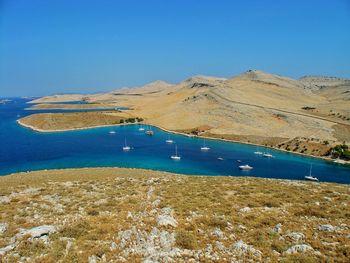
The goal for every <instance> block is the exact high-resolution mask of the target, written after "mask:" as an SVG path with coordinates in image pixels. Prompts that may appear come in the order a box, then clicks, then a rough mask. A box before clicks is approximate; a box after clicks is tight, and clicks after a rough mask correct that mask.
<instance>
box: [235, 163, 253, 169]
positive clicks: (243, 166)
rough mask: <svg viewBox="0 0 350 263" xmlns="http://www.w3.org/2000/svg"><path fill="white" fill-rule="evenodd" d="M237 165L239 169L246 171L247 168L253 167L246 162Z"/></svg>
mask: <svg viewBox="0 0 350 263" xmlns="http://www.w3.org/2000/svg"><path fill="white" fill-rule="evenodd" d="M238 167H239V169H241V170H244V171H248V170H251V169H253V167H252V166H250V165H248V164H245V165H240V166H238Z"/></svg>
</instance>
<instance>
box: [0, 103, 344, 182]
mask: <svg viewBox="0 0 350 263" xmlns="http://www.w3.org/2000/svg"><path fill="white" fill-rule="evenodd" d="M26 107H28V105H27V104H26V100H25V99H13V101H12V102H10V103H6V104H0V142H1V147H0V175H6V174H9V173H13V172H19V171H29V170H39V169H52V168H68V167H101V166H108V167H134V168H147V169H155V170H162V171H169V172H175V173H184V174H194V175H199V174H200V175H231V176H256V177H267V178H285V179H300V180H302V179H303V178H304V176H305V175H308V173H309V168H310V164H312V165H313V175H314V176H316V177H318V178H319V179H320V181H327V182H337V183H346V184H349V183H350V167H348V166H341V165H336V164H333V163H332V162H327V161H323V160H319V159H314V158H309V157H303V156H298V155H294V154H290V153H285V152H279V151H275V150H271V149H265V148H263V147H260V148H259V150H260V151H269V152H270V153H271V154H273V155H274V156H275V157H274V158H271V159H268V158H264V157H261V156H256V155H255V154H254V151H256V147H255V146H250V145H243V144H237V143H228V142H222V141H214V140H207V141H206V145H207V146H209V147H211V150H210V151H208V152H201V151H200V147H201V146H202V145H203V140H202V139H199V138H189V137H186V136H182V135H174V134H170V137H171V139H173V140H174V141H176V144H177V145H178V151H179V154H180V155H181V161H173V160H171V159H170V158H169V157H170V155H172V154H174V151H175V150H174V145H168V144H166V143H165V140H166V139H167V138H168V136H169V134H168V133H166V132H163V131H161V130H159V129H157V128H153V130H154V132H155V135H154V136H152V137H150V136H147V135H145V134H144V133H143V132H140V131H139V130H138V128H139V126H138V125H126V126H115V127H104V128H94V129H87V130H78V131H67V132H58V133H54V132H53V133H39V132H34V131H32V130H30V129H27V128H24V127H21V126H19V125H18V124H17V123H16V120H17V119H19V118H21V117H23V116H26V115H29V114H33V113H36V112H59V110H49V111H46V110H38V111H27V110H24V108H26ZM83 111H85V110H83ZM110 131H115V134H110V133H109V132H110ZM125 138H126V139H127V142H128V144H129V145H130V146H131V147H132V150H131V151H130V152H123V150H122V146H123V144H124V140H125ZM218 157H222V158H224V160H223V161H220V160H218V159H217V158H218ZM237 160H241V161H242V163H238V162H237ZM241 164H249V165H251V166H253V167H254V169H253V170H251V171H248V172H245V171H241V170H239V168H238V166H239V165H241Z"/></svg>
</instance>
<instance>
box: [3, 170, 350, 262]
mask: <svg viewBox="0 0 350 263" xmlns="http://www.w3.org/2000/svg"><path fill="white" fill-rule="evenodd" d="M349 203H350V189H349V186H347V185H337V184H328V183H327V184H326V183H322V184H319V183H307V182H298V181H283V180H268V179H256V178H241V177H201V176H182V175H175V174H169V173H161V172H155V171H145V170H136V169H114V168H96V169H77V170H52V171H38V172H30V173H21V174H16V175H11V176H6V177H0V215H1V217H0V218H1V219H0V261H1V262H18V261H22V262H58V261H60V260H62V262H87V261H89V262H100V261H102V262H140V261H143V260H146V259H147V260H148V261H147V262H157V261H161V262H165V261H168V262H199V261H200V262H233V261H235V260H240V261H241V262H247V261H252V262H256V261H268V260H270V261H272V262H275V261H277V260H284V261H285V262H295V261H297V260H299V261H302V262H322V261H323V262H325V261H329V262H347V261H348V259H349V257H350V247H349V243H350V214H349V208H348V206H349Z"/></svg>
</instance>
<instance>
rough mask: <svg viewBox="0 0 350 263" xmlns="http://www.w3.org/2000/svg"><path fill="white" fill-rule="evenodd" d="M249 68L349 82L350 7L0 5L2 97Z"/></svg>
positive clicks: (18, 0) (319, 1)
mask: <svg viewBox="0 0 350 263" xmlns="http://www.w3.org/2000/svg"><path fill="white" fill-rule="evenodd" d="M248 69H261V70H264V71H267V72H271V73H276V74H281V75H286V76H290V77H294V78H298V77H300V76H302V75H331V76H340V77H350V0H328V1H325V0H308V1H307V0H292V1H291V0H279V1H277V0H275V1H272V0H271V1H268V0H266V1H264V0H255V1H254V0H251V1H249V0H248V1H247V0H245V1H243V0H242V1H231V0H212V1H205V0H201V1H200V0H167V1H166V0H139V1H137V0H123V1H122V0H110V1H108V0H103V1H102V0H101V1H98V0H95V1H92V0H81V1H78V0H0V96H18V95H46V94H52V93H64V92H71V93H73V92H85V93H88V92H99V91H108V90H112V89H115V88H118V87H121V86H135V85H143V84H145V83H147V82H151V81H154V80H157V79H162V80H166V81H169V82H179V81H181V80H183V79H186V78H188V77H189V76H192V75H195V74H204V75H215V76H222V77H230V76H234V75H237V74H239V73H241V72H244V71H246V70H248Z"/></svg>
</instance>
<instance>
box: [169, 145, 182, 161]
mask: <svg viewBox="0 0 350 263" xmlns="http://www.w3.org/2000/svg"><path fill="white" fill-rule="evenodd" d="M170 158H171V159H173V160H175V161H179V160H181V156H179V155H178V153H177V145H175V155H172V156H170Z"/></svg>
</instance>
